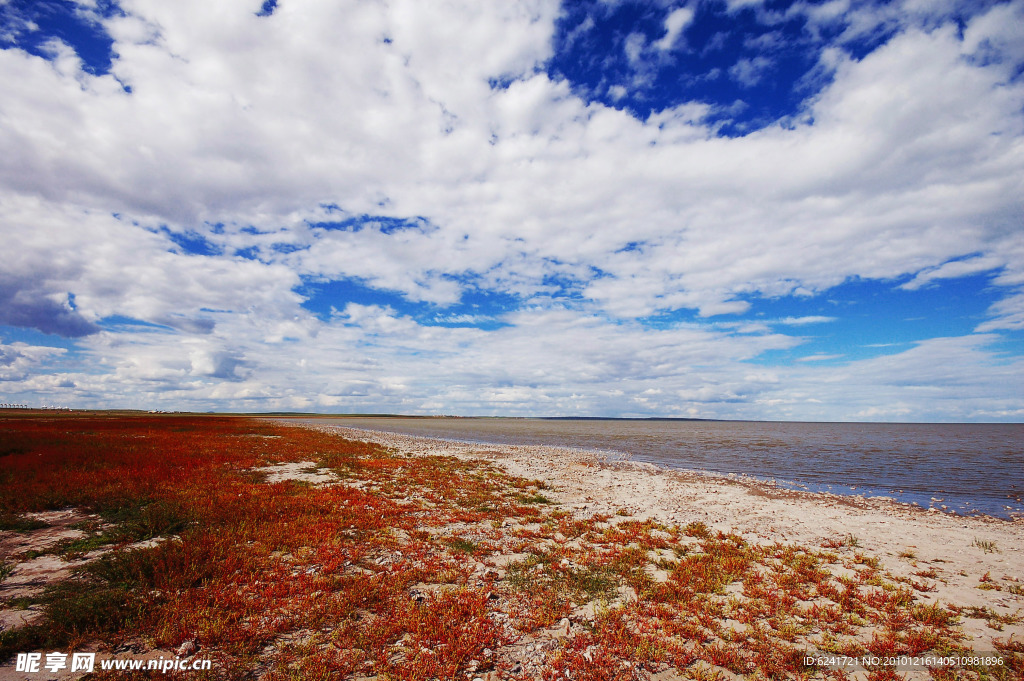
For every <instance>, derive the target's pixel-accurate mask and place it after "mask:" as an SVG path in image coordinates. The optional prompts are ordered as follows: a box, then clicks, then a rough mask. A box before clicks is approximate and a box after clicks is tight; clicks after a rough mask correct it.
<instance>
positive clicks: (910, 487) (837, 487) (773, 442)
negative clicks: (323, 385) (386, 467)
mask: <svg viewBox="0 0 1024 681" xmlns="http://www.w3.org/2000/svg"><path fill="white" fill-rule="evenodd" d="M311 420H315V421H316V422H318V423H323V424H329V425H339V426H346V427H350V428H364V429H370V430H383V431H388V432H394V433H404V434H407V435H421V436H425V437H433V438H443V439H449V440H459V441H464V442H480V443H499V444H524V445H555V446H562V447H577V448H581V449H590V450H600V451H612V452H619V453H627V454H629V455H630V456H631V458H632V460H634V461H646V462H650V463H653V464H656V465H658V466H662V467H665V468H674V469H683V470H691V471H701V472H705V473H714V474H729V473H735V474H737V475H747V476H751V477H755V478H759V479H762V480H775V481H776V482H777V483H778V484H779V485H783V486H787V487H792V488H796V489H809V490H811V491H828V492H833V493H836V494H862V495H864V496H868V497H871V496H886V497H892V498H893V499H896V500H899V501H903V502H912V503H917V504H919V505H921V506H923V507H928V506H934V507H936V508H940V507H941V506H946V509H945V510H946V511H952V512H956V513H962V514H967V513H986V514H989V515H994V516H999V517H1003V518H1007V517H1011V516H1013V515H1018V514H1019V515H1024V424H904V423H768V422H754V421H671V420H663V421H662V420H656V421H654V420H618V419H608V420H605V419H497V418H402V417H333V418H324V419H311Z"/></svg>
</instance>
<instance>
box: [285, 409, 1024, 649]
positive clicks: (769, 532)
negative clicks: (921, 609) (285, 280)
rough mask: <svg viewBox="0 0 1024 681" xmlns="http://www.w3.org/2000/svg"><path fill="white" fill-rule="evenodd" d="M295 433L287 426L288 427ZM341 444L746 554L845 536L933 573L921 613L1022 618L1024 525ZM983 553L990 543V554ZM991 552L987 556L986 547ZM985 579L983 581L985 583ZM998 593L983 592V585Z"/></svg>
mask: <svg viewBox="0 0 1024 681" xmlns="http://www.w3.org/2000/svg"><path fill="white" fill-rule="evenodd" d="M293 423H294V422H293ZM317 428H318V429H323V430H325V431H327V432H335V433H337V434H338V435H339V436H342V437H345V438H348V439H352V440H361V441H364V442H374V443H377V444H380V445H383V446H385V447H389V448H392V449H394V450H396V451H398V452H401V453H403V454H406V455H446V456H455V457H458V458H461V459H486V460H488V461H492V462H494V463H496V464H498V465H500V466H502V467H503V468H504V469H505V470H506V471H508V472H509V473H510V474H512V475H517V476H521V477H524V478H528V479H531V480H532V479H536V480H542V481H543V482H544V483H545V484H547V485H548V486H550V487H551V489H550V490H545V492H544V494H545V496H548V497H549V498H551V499H552V500H554V501H557V502H558V503H560V504H562V505H563V506H564V507H565V508H566V510H569V511H572V512H574V513H575V514H577V515H581V516H590V515H592V514H594V513H605V514H615V513H617V512H618V511H620V510H625V511H627V512H629V513H630V514H631V515H632V517H634V518H636V519H648V518H649V519H654V520H657V521H659V522H662V523H666V524H678V525H680V526H684V525H686V524H688V523H690V522H694V521H702V522H704V523H706V524H707V525H708V526H709V527H710V528H712V529H713V530H721V531H723V532H734V533H736V534H738V535H740V536H742V537H743V538H744V539H746V540H747V541H749V542H752V543H760V544H764V543H767V544H772V543H775V542H783V543H788V544H801V545H807V546H816V547H820V546H821V544H822V542H823V541H826V540H830V539H831V540H836V539H843V538H848V537H853V538H855V539H856V541H857V542H858V547H859V550H861V551H863V552H864V553H865V554H866V555H869V556H874V557H876V558H878V559H879V560H880V561H881V563H882V567H883V568H885V569H887V570H888V571H889V572H891V573H892V574H893V575H894V576H897V577H910V576H911V575H912V574H913V573H914V572H916V571H920V570H922V569H931V570H934V571H935V572H936V573H937V578H936V579H934V580H930V582H931V581H934V583H935V587H936V590H935V591H933V592H930V593H921V594H917V597H918V598H921V599H923V600H924V601H925V602H929V603H934V602H942V603H943V604H953V605H958V606H966V607H972V606H973V607H977V608H986V607H987V608H990V609H991V610H992V611H994V612H996V613H998V614H999V615H1017V616H1020V615H1024V596H1020V595H1015V594H1012V593H1010V592H1009V590H1008V588H1009V587H1011V586H1014V585H1016V586H1017V587H1024V519H1017V520H1014V521H1008V520H1001V519H998V518H992V517H988V516H957V515H952V514H947V513H942V512H929V511H926V510H924V509H921V508H918V507H914V506H910V505H907V504H900V503H896V502H893V501H891V500H887V499H877V498H874V499H873V498H867V499H865V498H862V497H844V496H838V495H833V494H820V493H811V492H800V491H791V490H787V489H782V488H778V487H775V486H774V485H772V484H770V483H763V482H758V481H754V480H747V479H732V478H727V477H717V476H710V475H704V474H700V473H689V472H681V471H672V470H667V469H662V468H658V467H656V466H654V465H652V464H646V463H636V462H630V461H624V460H618V459H616V458H615V457H614V455H611V454H609V455H603V454H601V453H595V452H590V451H585V450H579V449H569V448H559V447H548V446H535V445H481V444H473V443H463V442H454V441H449V440H437V439H431V438H425V437H415V436H410V435H401V434H396V433H386V432H382V431H371V430H361V429H355V428H345V427H340V426H317ZM988 542H991V544H988ZM979 544H981V545H982V546H986V547H993V546H994V550H991V551H986V550H984V549H983V548H982V547H980V546H979ZM986 576H987V577H986ZM983 579H988V580H991V581H989V582H988V584H990V585H995V586H998V587H999V590H996V589H981V588H979V586H982V585H983V584H985V583H986V582H984V581H983ZM961 622H962V629H963V631H964V633H965V634H967V636H968V639H967V640H965V641H964V643H965V644H966V645H969V646H971V647H972V648H974V650H976V651H978V652H990V651H992V650H994V648H993V645H992V643H991V641H992V639H993V638H1000V639H1003V640H1006V639H1008V638H1010V637H1011V636H1012V637H1013V638H1014V639H1015V640H1020V639H1022V638H1024V623H1018V624H1014V625H1006V626H1005V627H1004V628H1003V630H1002V631H996V630H993V629H991V628H989V627H988V626H987V625H986V622H985V620H982V619H973V618H968V617H963V618H962V619H961Z"/></svg>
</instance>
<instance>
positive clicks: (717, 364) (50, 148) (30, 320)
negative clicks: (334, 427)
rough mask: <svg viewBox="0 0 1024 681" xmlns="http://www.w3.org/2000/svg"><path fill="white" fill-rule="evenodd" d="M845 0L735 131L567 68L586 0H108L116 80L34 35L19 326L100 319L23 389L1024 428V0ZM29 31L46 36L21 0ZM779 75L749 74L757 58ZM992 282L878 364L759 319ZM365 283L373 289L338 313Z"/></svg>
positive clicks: (24, 115)
mask: <svg viewBox="0 0 1024 681" xmlns="http://www.w3.org/2000/svg"><path fill="white" fill-rule="evenodd" d="M834 4H835V3H831V4H830V5H827V6H825V7H823V6H820V5H815V6H804V5H802V4H801V3H795V4H794V5H793V6H792V7H791V8H790V9H789V12H790V13H800V12H803V13H805V14H806V15H807V20H806V25H807V27H808V29H807V30H808V31H811V30H813V29H815V27H818V29H820V30H821V31H823V32H824V31H825V29H824V28H822V27H826V26H831V27H832V29H831V32H830V33H829V35H830V36H832V37H831V38H829V40H828V41H827V44H824V43H823V44H822V45H820V46H819V47H818V50H819V51H818V52H817V54H819V56H818V62H817V66H816V68H815V70H814V71H813V72H812V73H810V74H809V75H808V81H809V82H811V81H813V83H815V84H816V89H815V88H812V91H811V92H810V94H808V96H807V97H806V99H805V100H804V101H803V102H802V104H801V106H800V108H799V110H798V111H797V112H796V113H794V114H793V115H791V116H787V117H786V118H785V119H784V120H779V121H776V122H774V123H772V124H770V125H765V126H762V127H759V128H757V129H755V130H752V131H750V132H747V133H746V134H743V135H724V134H722V129H721V123H720V119H719V118H718V117H717V116H718V115H719V114H720V113H721V112H720V111H718V110H717V109H716V107H718V106H719V105H717V104H712V103H708V102H705V101H686V102H681V103H678V104H675V105H673V106H670V107H666V108H663V109H661V110H658V111H655V112H652V113H651V114H650V115H649V116H647V117H646V118H640V117H638V116H636V115H635V112H631V111H629V110H628V109H625V108H622V109H619V108H614V107H611V106H608V105H607V104H603V103H601V102H600V101H596V100H594V99H593V98H590V97H587V96H585V93H582V92H581V91H580V90H579V89H577V88H574V86H573V84H572V83H571V82H569V81H568V80H565V79H558V78H556V77H553V76H552V75H551V74H549V72H548V71H547V70H546V69H545V64H546V63H548V61H549V60H550V59H551V58H552V57H553V50H554V49H555V47H554V45H555V40H554V36H555V33H556V27H557V22H558V20H559V17H560V16H561V14H560V8H559V6H558V4H557V3H553V2H544V1H541V0H527V1H523V2H503V3H483V4H481V3H445V4H444V5H443V6H440V5H439V6H435V5H434V4H433V3H422V2H415V1H412V0H409V1H397V2H389V3H386V4H385V3H383V2H355V1H353V2H337V1H335V0H331V1H330V2H317V1H314V0H303V1H302V2H299V1H293V2H290V1H288V0H281V2H279V3H278V6H277V7H276V8H274V10H273V12H272V13H271V14H269V15H268V16H259V15H258V12H259V10H260V7H259V5H260V3H259V2H253V1H251V0H247V1H242V0H233V1H231V2H228V1H225V2H218V3H214V4H212V5H211V4H210V3H199V2H186V1H184V0H182V1H180V2H174V3H167V2H160V1H158V0H131V1H123V2H120V3H119V8H120V11H116V12H114V11H109V8H108V11H100V8H96V7H94V6H92V5H91V3H88V2H84V1H81V2H79V3H78V5H79V7H78V11H79V13H80V16H82V17H84V18H85V20H88V21H90V22H93V23H94V24H95V25H96V26H98V27H100V28H101V29H102V31H104V32H105V33H106V34H108V35H109V36H110V37H111V38H112V39H113V47H112V53H113V55H114V57H113V59H112V60H111V64H110V68H109V71H106V72H97V71H96V70H95V69H90V68H87V65H86V64H83V62H82V59H81V58H80V56H79V55H78V54H76V52H75V50H74V49H73V48H72V46H70V45H67V44H65V43H63V42H61V41H59V40H57V39H53V40H50V41H49V42H48V43H46V46H45V54H34V53H32V52H31V51H27V50H25V49H20V48H19V47H10V48H9V49H4V50H0V79H2V82H4V83H5V94H4V97H3V98H2V100H0V121H2V125H0V149H2V150H3V153H2V154H0V220H2V224H3V231H4V242H5V248H4V249H3V252H2V253H0V324H4V325H6V326H7V327H8V328H9V329H12V330H17V329H34V330H35V331H38V332H42V333H43V334H50V335H52V336H54V337H60V338H63V339H71V340H69V341H67V342H62V343H57V342H52V343H49V342H47V341H46V340H45V337H42V336H39V335H38V334H37V335H36V336H32V337H31V338H30V337H28V336H26V337H25V338H18V337H17V336H16V334H14V333H13V331H12V332H11V333H9V334H8V335H7V336H6V337H5V338H4V344H3V345H2V347H0V352H2V354H0V380H2V381H3V382H2V383H0V385H2V386H3V387H2V390H3V391H4V392H5V394H6V395H8V396H9V397H8V401H16V400H17V399H21V400H23V401H31V402H58V403H64V404H72V405H74V406H100V407H102V406H141V407H157V408H175V409H206V408H213V409H253V410H263V409H310V410H313V409H328V410H339V411H401V412H409V413H460V414H490V413H498V414H551V415H664V416H672V415H680V416H701V417H725V418H728V417H740V418H792V419H881V420H887V419H899V420H914V419H921V420H932V419H937V420H1021V419H1022V418H1024V395H1021V392H1020V389H1019V386H1020V384H1021V383H1022V379H1024V359H1022V355H1021V352H1020V350H1019V348H1020V335H1019V334H1020V333H1021V330H1022V327H1024V293H1022V289H1021V287H1022V286H1024V239H1022V215H1024V211H1022V208H1024V202H1022V198H1021V197H1024V126H1022V124H1024V116H1022V113H1021V112H1022V110H1024V82H1022V79H1021V75H1020V74H1021V65H1022V63H1024V50H1021V48H1020V45H1022V44H1024V40H1022V37H1024V30H1022V25H1024V3H1021V2H1010V3H999V4H993V5H992V6H991V7H989V8H988V9H986V10H985V11H982V12H979V13H977V14H974V15H972V16H969V17H968V18H967V19H966V20H965V22H964V23H963V25H959V24H958V23H957V22H956V21H955V20H954V16H955V15H956V7H955V5H954V4H950V6H949V7H939V5H940V4H941V3H936V4H935V7H933V8H932V9H931V10H930V11H929V12H923V11H917V10H915V9H914V8H915V7H916V5H917V4H916V3H912V2H907V3H903V4H904V6H903V7H901V10H900V11H895V10H893V8H892V7H885V8H873V7H870V6H867V5H865V6H864V7H863V8H861V9H855V10H847V11H845V12H838V13H836V14H834V15H832V16H830V15H828V14H827V12H826V11H825V9H826V7H828V6H832V5H834ZM757 11H759V12H762V13H763V14H764V16H763V17H762V18H763V20H764V21H765V22H768V21H771V20H773V17H772V16H770V13H768V12H767V10H763V9H757ZM664 14H665V20H664V21H665V27H666V34H665V37H663V38H661V39H660V42H658V43H657V44H655V43H654V42H651V43H650V44H646V43H643V42H642V39H636V40H633V41H632V43H630V45H631V47H629V45H627V47H629V49H630V50H632V52H630V53H629V55H628V56H629V58H630V60H631V63H634V62H635V63H637V64H639V62H641V61H643V60H645V59H648V60H657V59H664V58H665V57H664V56H659V55H663V53H664V51H665V50H668V49H669V48H672V47H673V45H675V46H677V49H685V42H686V41H685V39H684V38H683V37H681V36H684V35H685V34H684V33H683V31H684V29H685V22H686V21H689V20H691V19H692V17H690V18H688V17H687V16H686V15H685V14H681V13H680V8H669V7H666V8H665V9H664ZM7 19H8V27H7V29H6V30H8V31H9V32H10V31H13V32H15V33H16V32H17V31H31V30H33V29H32V26H31V25H27V24H26V25H23V26H19V25H18V24H17V19H18V16H17V13H16V12H15V11H14V9H13V5H12V6H11V8H10V11H9V16H8V17H7ZM780 20H781V19H780ZM829 22H831V23H829ZM837 27H838V28H841V29H842V30H838V28H837ZM878 31H882V32H884V33H885V35H886V36H887V39H886V40H884V41H882V42H881V44H879V45H878V46H877V47H874V48H873V49H872V50H870V51H869V52H868V53H866V54H864V55H859V56H855V55H854V54H853V51H852V48H851V47H850V46H849V43H850V41H853V40H854V39H855V38H856V36H858V35H863V34H865V33H871V32H878ZM673 32H674V34H673ZM858 32H859V33H858ZM669 35H675V38H673V41H672V42H666V40H667V37H668V36H669ZM623 49H625V47H624V48H623ZM766 54H769V53H766ZM769 56H770V55H769ZM765 58H766V59H768V58H769V57H768V56H766V57H765ZM737 63H739V62H737ZM747 66H749V68H746V67H742V68H738V70H737V74H736V78H737V80H738V81H740V82H745V80H744V79H755V78H756V77H757V74H756V73H755V69H754V65H753V64H748V65H747ZM643 74H644V71H643V69H641V68H640V67H639V66H637V71H636V74H635V82H634V84H633V85H635V87H637V88H642V87H643V77H644V75H643ZM619 87H622V88H624V89H628V88H627V86H626V85H620V86H619ZM979 274H984V275H986V276H987V277H988V279H987V283H986V286H987V290H989V291H994V292H995V293H994V294H993V295H994V299H995V300H994V302H993V303H992V305H991V306H990V307H989V308H988V309H987V310H986V311H985V313H984V315H983V316H982V317H981V318H978V319H977V320H976V324H975V325H974V328H973V329H972V330H971V331H970V332H968V333H963V334H958V335H954V336H945V337H943V336H934V337H929V338H916V339H914V342H913V343H908V344H905V345H903V346H901V347H897V348H895V349H894V350H893V351H891V352H885V353H875V354H873V355H870V356H869V355H859V354H857V353H856V352H844V351H839V352H834V351H833V348H828V349H827V351H823V352H819V353H812V352H808V353H805V354H804V355H802V356H796V360H797V361H783V362H773V361H769V359H770V358H771V357H772V354H771V353H773V352H775V353H789V354H787V356H789V357H794V355H793V354H792V353H793V352H797V353H798V354H799V348H800V347H801V346H802V345H803V344H804V343H805V342H806V336H805V334H804V332H805V331H807V330H808V329H809V328H812V327H816V326H819V325H829V324H834V323H835V320H836V319H837V318H840V317H842V316H843V311H842V309H841V306H838V307H837V309H836V312H835V313H834V314H833V313H830V314H828V315H821V314H808V315H805V316H804V317H792V316H790V317H780V318H777V319H774V320H773V319H771V318H770V317H764V316H763V315H761V316H760V317H759V316H756V315H754V314H753V313H754V311H755V308H757V306H758V303H759V302H760V301H774V300H794V301H800V300H813V299H827V298H828V297H829V296H830V295H833V294H834V293H835V291H836V289H837V287H841V286H842V285H843V284H844V283H848V282H850V281H878V282H887V283H886V286H887V287H889V288H892V289H896V288H901V289H902V290H905V291H915V290H920V289H923V288H927V287H934V286H938V285H943V284H946V283H949V282H956V281H958V280H961V279H963V278H965V277H970V276H973V275H979ZM331 282H345V283H347V284H349V285H356V286H357V288H358V291H360V292H361V293H359V294H358V295H357V294H353V295H351V296H350V297H349V298H348V299H344V298H343V297H339V298H337V299H336V300H329V301H326V302H325V304H324V305H323V306H321V307H322V308H323V309H319V308H316V306H314V305H311V298H312V297H313V293H311V291H313V290H314V289H315V287H316V286H318V285H324V286H327V285H329V284H330V283H331ZM311 287H313V288H311ZM374 292H377V293H380V295H381V296H382V297H380V298H375V297H374ZM474 296H478V297H481V296H482V297H484V298H486V299H487V300H491V301H493V300H495V299H500V300H501V301H503V302H501V303H500V304H499V303H494V302H491V303H488V304H481V305H477V306H476V307H473V306H472V305H469V304H468V302H467V301H469V300H471V299H473V297H474ZM389 301H390V302H389ZM332 306H333V309H332ZM801 320H802V321H801ZM846 342H849V343H853V341H846ZM840 344H841V343H840ZM1015 348H1016V350H1015Z"/></svg>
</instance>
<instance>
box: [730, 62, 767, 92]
mask: <svg viewBox="0 0 1024 681" xmlns="http://www.w3.org/2000/svg"><path fill="white" fill-rule="evenodd" d="M771 67H772V60H771V59H768V58H767V57H762V56H757V57H743V58H742V59H740V60H739V61H737V62H736V63H735V64H733V65H732V66H731V67H730V68H729V75H730V76H732V77H733V80H735V81H736V82H738V83H739V84H740V85H742V86H743V87H748V88H749V87H754V86H755V85H757V84H758V83H760V82H761V79H762V78H764V76H765V74H766V73H768V70H769V69H770V68H771Z"/></svg>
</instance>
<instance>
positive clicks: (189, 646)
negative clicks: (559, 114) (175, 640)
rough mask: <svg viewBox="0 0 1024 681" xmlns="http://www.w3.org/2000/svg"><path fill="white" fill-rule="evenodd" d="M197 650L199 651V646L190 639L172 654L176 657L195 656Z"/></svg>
mask: <svg viewBox="0 0 1024 681" xmlns="http://www.w3.org/2000/svg"><path fill="white" fill-rule="evenodd" d="M197 650H199V644H198V643H196V641H195V639H192V640H189V641H185V642H184V643H182V644H181V645H180V646H178V649H177V650H175V651H174V654H175V655H177V656H178V657H189V656H190V655H195V654H196V651H197Z"/></svg>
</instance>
